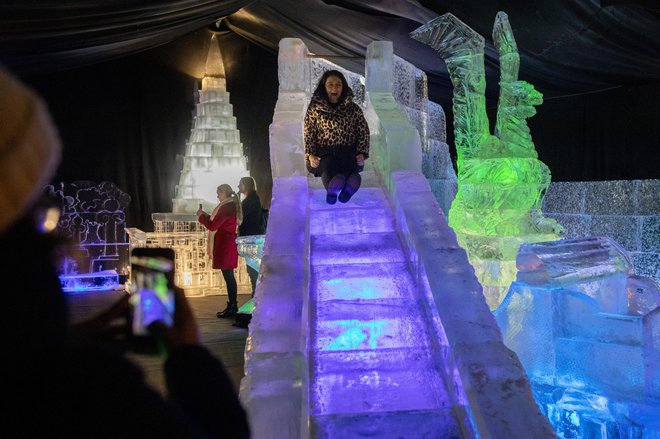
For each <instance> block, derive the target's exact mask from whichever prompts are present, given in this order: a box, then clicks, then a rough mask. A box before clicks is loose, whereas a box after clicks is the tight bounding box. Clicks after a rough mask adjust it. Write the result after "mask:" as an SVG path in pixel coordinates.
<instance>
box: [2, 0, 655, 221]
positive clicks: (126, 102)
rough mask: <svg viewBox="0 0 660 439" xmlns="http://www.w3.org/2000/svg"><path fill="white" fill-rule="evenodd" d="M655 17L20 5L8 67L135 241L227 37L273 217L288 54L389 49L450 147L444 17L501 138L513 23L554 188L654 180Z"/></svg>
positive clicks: (250, 146)
mask: <svg viewBox="0 0 660 439" xmlns="http://www.w3.org/2000/svg"><path fill="white" fill-rule="evenodd" d="M656 3H657V2H654V1H651V0H637V1H634V0H628V1H626V0H601V1H598V0H586V1H585V0H554V1H548V2H523V1H520V2H508V1H491V2H482V1H477V0H466V1H461V2H455V1H447V0H419V1H415V0H367V1H358V0H325V1H322V0H258V1H248V0H214V1H211V0H148V1H136V0H96V1H90V0H87V1H83V0H69V1H67V2H52V1H46V0H21V1H17V0H13V1H3V2H0V63H2V64H4V65H6V66H7V67H8V68H9V69H11V70H13V71H14V73H16V74H18V75H19V76H20V77H22V78H23V79H24V80H25V81H26V82H28V83H29V84H31V85H32V86H33V87H35V88H36V89H38V91H40V92H41V93H42V94H43V95H44V97H45V98H46V100H47V102H48V104H49V106H50V107H51V111H52V112H53V116H54V119H55V121H56V123H57V124H58V127H59V129H60V132H61V135H62V137H63V140H64V147H65V155H64V162H63V163H62V166H61V169H60V175H59V176H58V178H61V179H66V180H81V179H90V180H97V181H98V180H111V181H114V182H115V183H116V184H117V185H118V186H119V187H120V188H122V189H123V190H125V191H127V192H128V193H129V194H130V195H131V196H132V198H133V202H132V203H131V207H130V212H129V225H136V226H139V227H143V228H146V229H149V227H150V224H151V222H150V218H149V216H150V213H151V212H158V211H169V210H170V209H171V198H172V196H173V195H174V186H175V185H176V183H177V182H178V175H179V172H180V168H181V162H180V157H179V158H178V159H177V157H178V156H180V155H181V154H182V153H183V151H184V150H185V141H186V140H187V138H188V136H189V134H190V127H191V122H192V111H193V110H194V107H193V105H194V95H193V94H194V91H195V89H196V87H197V86H198V80H199V78H201V76H202V74H203V64H204V61H205V59H206V50H207V48H208V44H209V38H210V30H215V31H221V32H220V33H219V37H220V44H221V50H222V52H223V56H224V57H225V68H226V72H227V83H228V91H229V92H230V93H231V99H232V104H233V105H234V115H235V116H236V118H237V123H238V127H239V129H240V131H241V140H242V142H243V143H244V146H245V148H246V153H247V155H248V158H249V166H250V171H251V173H252V175H253V176H254V177H255V178H256V179H257V183H258V185H259V186H260V188H259V193H260V196H261V199H262V200H263V201H264V203H265V204H267V203H268V201H269V200H270V188H271V184H272V182H271V181H270V168H269V154H268V125H269V123H270V122H271V118H272V112H273V108H274V104H275V99H276V95H277V47H278V43H279V41H280V39H281V38H284V37H296V38H300V39H302V40H303V41H304V42H305V44H306V45H307V46H308V48H309V49H310V51H312V52H313V53H317V54H322V55H327V56H341V58H333V61H334V62H336V63H337V64H339V65H341V66H342V67H345V68H348V69H350V70H353V71H355V72H359V73H363V71H364V61H363V59H362V58H363V57H364V55H365V53H366V48H367V46H368V44H369V43H371V42H372V41H375V40H388V41H392V42H393V44H394V52H395V54H396V55H398V56H400V57H401V58H404V59H406V60H407V61H409V62H411V63H412V64H414V65H416V66H417V67H419V68H421V69H422V70H424V71H425V72H426V74H427V76H428V83H429V98H430V99H431V100H433V101H435V102H437V103H439V104H440V105H442V106H443V108H444V109H445V112H446V113H447V117H448V133H447V134H448V143H450V146H453V145H452V142H453V135H452V129H451V121H452V114H451V99H452V93H453V87H452V84H451V80H450V79H449V77H448V75H447V71H446V68H445V65H444V62H443V61H442V59H441V58H440V57H439V56H438V54H437V53H436V52H435V51H434V50H433V49H431V48H430V47H428V46H426V45H424V44H421V43H419V42H417V41H414V40H412V39H411V38H410V37H409V33H410V32H411V31H413V30H415V29H416V28H417V27H419V26H420V25H422V24H424V23H426V22H428V21H429V20H431V19H433V18H435V17H437V16H439V15H442V14H444V13H446V12H451V13H453V14H454V15H456V16H457V17H458V18H459V19H461V20H462V21H463V22H465V23H466V24H467V25H469V26H470V27H472V28H473V29H474V30H475V31H477V32H478V33H479V34H481V35H483V36H484V38H485V40H486V48H485V64H486V82H487V89H486V95H487V105H488V107H489V112H490V113H491V126H492V125H493V124H494V118H493V117H492V113H493V112H494V109H495V108H496V106H497V96H498V80H499V60H498V55H497V52H496V50H495V48H494V47H493V44H492V41H491V39H492V38H491V37H490V35H491V33H492V28H493V22H494V19H495V15H496V13H497V12H498V11H500V10H502V11H505V12H506V13H507V14H508V16H509V21H510V22H511V26H512V28H513V32H514V35H515V37H516V43H517V46H518V49H519V51H520V55H521V68H520V79H522V80H526V81H528V82H530V83H532V84H533V85H534V86H535V87H536V88H537V89H538V90H539V91H540V92H541V93H543V95H544V98H545V102H544V104H543V105H541V106H540V107H538V114H537V115H536V116H534V117H533V118H531V119H530V127H531V130H532V136H533V139H534V141H535V144H536V149H537V151H538V152H539V157H540V158H541V160H543V161H544V162H546V163H547V164H548V165H549V167H550V169H551V171H552V172H553V179H554V180H564V181H567V180H608V179H620V178H626V179H635V178H658V177H660V171H658V166H657V164H658V163H659V162H660V160H659V159H660V157H659V153H658V151H660V137H659V136H658V134H660V117H658V116H659V115H660V101H659V99H658V93H659V91H658V89H659V87H660V56H659V55H658V54H660V5H658V4H656ZM216 23H220V27H218V26H216ZM200 66H201V70H200ZM228 183H230V184H232V185H235V184H236V182H228Z"/></svg>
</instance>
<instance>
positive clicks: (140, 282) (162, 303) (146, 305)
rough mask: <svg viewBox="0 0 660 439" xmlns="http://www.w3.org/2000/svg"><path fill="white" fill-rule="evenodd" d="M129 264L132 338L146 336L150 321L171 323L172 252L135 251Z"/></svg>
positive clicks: (152, 249) (153, 249)
mask: <svg viewBox="0 0 660 439" xmlns="http://www.w3.org/2000/svg"><path fill="white" fill-rule="evenodd" d="M130 261H131V282H130V285H129V288H128V292H129V293H130V294H131V297H130V299H129V303H130V305H131V306H130V309H131V322H130V324H131V330H132V334H133V335H134V336H138V337H142V336H146V337H148V336H149V329H148V328H149V325H151V324H152V323H153V322H156V321H160V322H162V323H163V324H165V325H167V326H172V325H173V324H174V250H172V249H171V248H135V249H133V250H132V252H131V259H130Z"/></svg>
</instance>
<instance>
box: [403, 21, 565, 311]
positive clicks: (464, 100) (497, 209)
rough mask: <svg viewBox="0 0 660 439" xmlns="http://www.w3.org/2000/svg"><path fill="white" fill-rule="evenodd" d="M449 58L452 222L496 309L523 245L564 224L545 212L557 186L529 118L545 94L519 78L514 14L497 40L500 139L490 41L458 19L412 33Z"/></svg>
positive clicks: (499, 24) (496, 32)
mask: <svg viewBox="0 0 660 439" xmlns="http://www.w3.org/2000/svg"><path fill="white" fill-rule="evenodd" d="M411 36H412V38H414V39H416V40H418V41H420V42H423V43H425V44H428V45H429V46H431V47H433V48H434V49H435V50H436V51H437V52H438V53H440V55H441V56H442V57H443V59H444V60H445V62H446V64H447V70H448V71H449V74H450V76H451V80H452V83H453V85H454V99H453V110H454V131H455V139H456V140H455V142H456V151H457V168H458V193H457V195H456V198H455V199H454V202H453V203H452V206H451V208H450V211H449V225H450V226H451V227H452V228H453V229H454V231H455V232H456V235H457V238H458V242H459V243H460V244H461V246H462V247H463V248H465V249H466V251H467V253H468V256H469V258H470V262H471V263H472V265H473V266H474V268H475V271H476V275H477V278H478V279H479V282H480V283H481V284H482V286H483V291H484V295H485V296H486V300H487V302H488V304H489V306H490V307H491V309H494V308H496V307H497V306H498V305H499V304H500V303H501V301H502V299H503V297H504V294H505V293H506V291H507V290H508V287H509V285H510V283H511V281H512V280H513V279H514V278H515V273H516V264H515V257H516V253H517V252H518V248H519V246H520V244H521V243H523V242H539V241H552V240H556V239H558V233H560V232H561V230H562V229H561V226H560V225H559V224H558V223H557V222H556V221H554V220H552V219H546V218H544V217H543V215H542V213H541V207H542V200H543V196H544V194H545V191H546V190H547V188H548V185H549V184H550V171H549V169H548V167H547V166H546V165H545V164H543V163H542V162H541V161H539V160H538V158H537V157H538V156H537V153H536V150H535V149H534V144H533V142H532V138H531V135H530V133H529V128H528V126H527V122H526V119H527V118H528V117H531V116H533V115H534V114H535V113H536V111H535V110H534V106H535V105H539V104H541V102H542V96H541V94H540V93H539V92H537V91H536V90H535V89H534V87H533V86H532V85H531V84H528V83H527V82H525V81H520V80H518V68H519V64H520V57H519V55H518V49H517V46H516V42H515V39H514V37H513V32H512V31H511V27H510V25H509V21H508V17H507V15H506V14H505V13H504V12H498V14H497V16H496V18H495V25H494V28H493V40H494V43H495V46H496V47H497V49H498V51H499V55H500V98H499V103H498V110H497V121H496V124H495V133H494V135H492V134H490V128H489V122H488V116H487V114H486V103H485V95H484V92H485V89H486V81H485V73H484V39H483V37H482V36H481V35H479V34H477V33H476V32H475V31H474V30H472V29H471V28H470V27H468V26H467V25H466V24H465V23H463V22H461V21H460V20H459V19H458V18H456V17H455V16H453V15H452V14H445V15H442V16H441V17H438V18H437V19H435V20H433V21H431V22H429V23H427V24H425V25H424V26H422V27H420V28H418V29H416V30H415V31H414V32H412V33H411Z"/></svg>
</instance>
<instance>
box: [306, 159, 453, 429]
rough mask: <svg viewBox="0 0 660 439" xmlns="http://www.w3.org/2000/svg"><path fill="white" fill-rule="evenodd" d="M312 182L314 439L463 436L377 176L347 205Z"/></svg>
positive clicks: (424, 306) (423, 303)
mask: <svg viewBox="0 0 660 439" xmlns="http://www.w3.org/2000/svg"><path fill="white" fill-rule="evenodd" d="M314 186H316V187H318V182H315V181H310V190H309V202H308V205H309V234H310V288H309V293H310V302H309V313H310V323H309V329H310V336H309V341H308V351H309V357H308V358H309V359H308V361H309V370H310V377H309V379H310V383H309V392H310V429H311V430H312V431H313V432H314V436H315V437H335V438H350V437H380V438H383V437H392V438H398V437H410V438H422V437H443V438H450V437H460V434H459V427H458V423H457V422H456V420H455V418H454V413H453V409H454V406H455V405H456V404H455V402H454V401H453V399H454V398H452V397H451V396H450V394H449V391H448V388H447V385H446V383H445V382H444V378H443V376H442V374H441V373H440V371H439V370H438V365H439V364H441V359H440V358H439V355H438V352H439V350H438V342H437V340H436V338H437V336H436V334H435V330H434V328H433V324H432V322H433V320H432V319H431V318H430V308H429V304H428V301H427V300H425V299H426V298H419V297H418V296H417V294H416V287H415V281H414V279H413V277H412V275H411V273H410V272H409V266H408V263H407V260H406V254H405V251H404V249H403V247H402V245H401V243H400V241H399V236H398V234H397V231H396V225H395V218H394V215H393V212H392V209H391V207H390V204H389V201H388V199H387V196H386V194H385V192H384V190H383V188H382V187H381V185H380V184H379V182H378V180H377V177H376V175H375V172H374V171H371V172H370V173H364V175H363V187H362V188H361V189H360V191H358V192H357V194H356V195H355V196H354V197H353V198H352V199H351V200H350V202H349V203H347V204H341V203H337V204H336V205H328V204H327V203H326V202H325V190H324V189H323V188H320V189H319V188H314Z"/></svg>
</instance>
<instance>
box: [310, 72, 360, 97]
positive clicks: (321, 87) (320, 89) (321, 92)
mask: <svg viewBox="0 0 660 439" xmlns="http://www.w3.org/2000/svg"><path fill="white" fill-rule="evenodd" d="M331 76H336V77H337V78H339V79H340V80H341V95H340V96H339V102H343V100H344V98H346V95H347V94H348V93H349V92H352V90H351V88H350V87H349V86H348V82H347V81H346V78H345V77H344V74H343V73H342V72H340V71H339V70H326V71H325V73H323V76H321V79H319V83H318V85H317V86H316V90H314V94H315V95H317V96H320V97H322V98H324V99H325V100H326V101H329V99H328V93H326V91H325V81H327V80H328V78H329V77H331Z"/></svg>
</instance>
